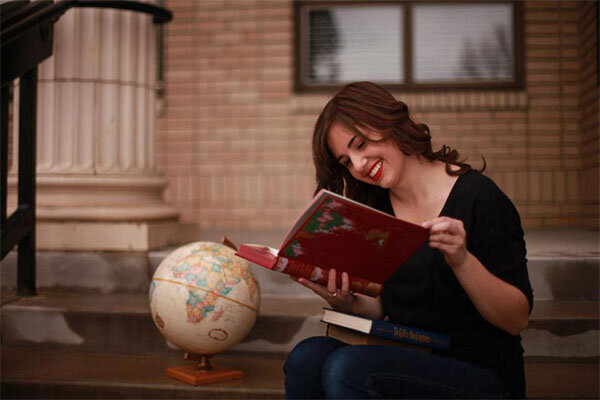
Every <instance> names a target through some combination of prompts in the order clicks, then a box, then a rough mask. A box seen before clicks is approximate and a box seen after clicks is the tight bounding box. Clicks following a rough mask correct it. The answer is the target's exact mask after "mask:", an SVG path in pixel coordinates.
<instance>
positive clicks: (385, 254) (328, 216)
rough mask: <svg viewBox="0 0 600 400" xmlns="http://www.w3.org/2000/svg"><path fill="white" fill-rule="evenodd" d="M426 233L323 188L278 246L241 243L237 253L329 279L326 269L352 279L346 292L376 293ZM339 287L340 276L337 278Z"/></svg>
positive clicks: (315, 278) (294, 272)
mask: <svg viewBox="0 0 600 400" xmlns="http://www.w3.org/2000/svg"><path fill="white" fill-rule="evenodd" d="M428 235H429V231H428V230H427V229H425V228H423V227H421V226H419V225H416V224H413V223H410V222H406V221H402V220H400V219H397V218H394V217H393V216H391V215H388V214H386V213H383V212H381V211H379V210H376V209H374V208H372V207H369V206H366V205H364V204H361V203H359V202H356V201H354V200H350V199H348V198H346V197H344V196H340V195H338V194H335V193H332V192H330V191H327V190H321V191H320V192H319V193H318V194H317V195H316V196H315V197H314V198H313V200H312V201H311V202H310V203H309V204H308V206H307V207H306V208H305V209H304V211H303V212H302V213H301V214H300V216H299V217H298V219H297V220H296V222H295V223H294V224H293V226H292V227H291V228H290V230H289V231H288V233H287V234H286V236H285V238H284V239H283V242H282V245H281V246H280V248H279V250H275V249H273V248H270V247H267V246H261V245H251V244H242V245H241V246H240V249H239V251H238V252H237V253H236V254H237V255H238V256H239V257H242V258H245V259H247V260H249V261H252V262H254V263H256V264H258V265H262V266H263V267H266V268H269V269H272V270H275V271H279V272H284V273H288V274H290V275H294V276H296V277H304V278H307V279H311V280H312V281H314V282H318V283H321V284H323V283H325V284H326V283H327V276H328V272H329V269H331V268H335V269H336V272H337V273H339V274H341V273H342V272H347V273H348V275H349V276H350V277H351V279H350V281H351V282H350V290H352V291H355V292H358V293H363V294H367V295H370V296H377V295H378V294H379V292H380V291H381V285H382V284H383V282H384V281H385V280H387V279H388V278H389V277H390V276H391V275H392V273H393V272H394V271H395V270H396V269H397V268H398V267H399V266H401V265H402V263H404V261H405V260H406V259H407V258H408V257H410V256H411V255H412V254H413V253H414V252H415V251H416V250H417V249H418V248H419V247H420V246H421V245H422V244H423V243H424V242H425V241H426V240H427V237H428ZM336 282H337V284H338V287H339V286H340V285H341V278H340V277H338V279H337V281H336Z"/></svg>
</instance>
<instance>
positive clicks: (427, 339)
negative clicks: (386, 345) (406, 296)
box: [322, 308, 450, 350]
mask: <svg viewBox="0 0 600 400" xmlns="http://www.w3.org/2000/svg"><path fill="white" fill-rule="evenodd" d="M324 310H325V314H324V315H323V319H322V321H323V322H326V323H328V324H333V325H337V326H340V327H343V328H346V329H352V330H354V331H357V332H362V333H366V334H367V335H371V336H374V337H377V338H384V339H389V340H396V341H400V342H403V343H408V344H412V345H417V346H422V347H428V348H431V349H437V350H448V349H449V348H450V337H449V336H447V335H443V334H440V333H433V332H428V331H425V330H423V329H418V328H413V327H410V326H405V325H401V324H395V323H393V322H388V321H381V320H375V319H369V318H365V317H361V316H358V315H354V314H349V313H345V312H342V311H336V310H332V309H329V308H325V309H324ZM343 341H345V340H343Z"/></svg>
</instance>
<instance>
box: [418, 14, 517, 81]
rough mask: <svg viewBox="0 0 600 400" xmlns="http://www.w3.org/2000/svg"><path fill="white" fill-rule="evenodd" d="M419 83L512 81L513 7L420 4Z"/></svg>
mask: <svg viewBox="0 0 600 400" xmlns="http://www.w3.org/2000/svg"><path fill="white" fill-rule="evenodd" d="M412 13H413V14H412V17H413V21H412V24H413V25H412V27H413V33H412V34H413V60H412V65H413V78H414V81H415V83H430V82H457V81H459V82H461V81H470V82H473V81H475V82H477V81H494V82H495V81H511V80H513V79H514V70H513V53H514V49H513V21H512V5H511V4H478V5H475V4H447V5H446V4H415V5H414V6H413V11H412Z"/></svg>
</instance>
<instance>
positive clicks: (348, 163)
mask: <svg viewBox="0 0 600 400" xmlns="http://www.w3.org/2000/svg"><path fill="white" fill-rule="evenodd" d="M342 165H343V166H344V167H349V166H350V159H349V158H346V159H345V160H344V161H342Z"/></svg>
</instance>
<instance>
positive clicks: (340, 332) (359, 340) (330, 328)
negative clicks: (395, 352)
mask: <svg viewBox="0 0 600 400" xmlns="http://www.w3.org/2000/svg"><path fill="white" fill-rule="evenodd" d="M326 334H327V336H329V337H332V338H334V339H337V340H339V341H341V342H344V343H347V344H351V345H369V346H393V347H405V348H410V349H414V350H419V351H423V352H425V353H431V348H430V347H423V346H417V345H416V344H410V343H405V342H400V341H398V340H391V339H386V338H382V337H379V336H373V335H369V334H367V333H363V332H359V331H355V330H354V329H350V328H344V327H343V326H339V325H334V324H327V331H326Z"/></svg>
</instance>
